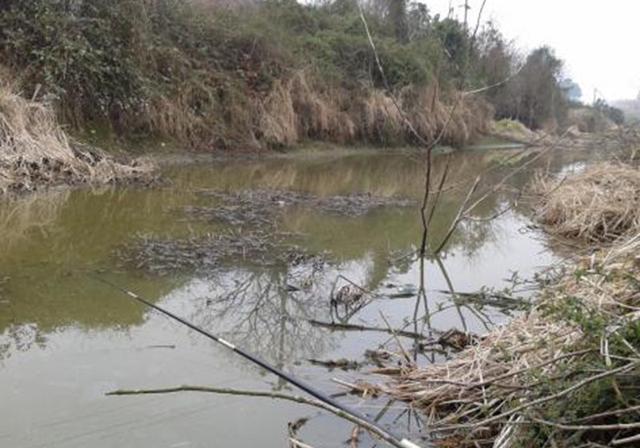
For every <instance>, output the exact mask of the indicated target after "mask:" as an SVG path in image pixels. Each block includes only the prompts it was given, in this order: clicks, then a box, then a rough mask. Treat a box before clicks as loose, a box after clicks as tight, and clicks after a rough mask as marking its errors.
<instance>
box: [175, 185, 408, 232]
mask: <svg viewBox="0 0 640 448" xmlns="http://www.w3.org/2000/svg"><path fill="white" fill-rule="evenodd" d="M200 194H201V195H203V196H207V197H212V198H215V199H217V200H219V201H220V202H221V203H220V204H218V205H216V206H215V207H194V206H190V207H186V208H185V209H184V212H185V213H186V215H187V216H189V217H193V218H197V219H203V220H206V221H210V222H221V223H224V224H230V225H241V226H253V227H257V226H260V225H269V226H271V227H273V226H275V220H276V218H277V216H278V214H279V213H280V212H281V211H282V210H284V209H287V208H289V207H294V206H299V207H305V208H311V209H313V210H316V211H319V212H321V213H328V214H333V215H340V216H350V217H355V216H362V215H365V214H367V213H369V212H370V211H372V210H375V209H379V208H383V207H401V208H405V207H414V206H415V205H416V201H415V200H413V199H407V198H402V197H396V196H391V197H382V196H372V195H371V194H368V193H354V194H350V195H338V196H328V197H322V196H316V195H313V194H311V193H304V192H296V191H287V190H266V189H255V190H242V191H237V192H225V191H219V190H213V191H201V192H200Z"/></svg>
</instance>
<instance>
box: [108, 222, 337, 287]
mask: <svg viewBox="0 0 640 448" xmlns="http://www.w3.org/2000/svg"><path fill="white" fill-rule="evenodd" d="M289 236H290V235H285V234H279V233H274V232H270V231H261V230H252V231H250V232H229V233H224V234H218V235H205V236H201V237H192V238H184V239H163V238H157V237H153V236H148V235H141V236H139V237H138V238H137V239H136V240H135V241H134V242H133V243H131V244H129V245H127V247H125V248H122V249H120V250H119V251H118V252H117V256H118V258H119V259H120V261H121V263H123V264H124V265H126V266H129V267H133V268H134V269H137V270H141V271H144V272H147V273H150V274H153V275H160V276H165V275H171V274H176V273H180V272H197V273H203V272H211V271H213V270H215V269H219V268H222V267H224V266H226V265H228V264H231V263H245V264H247V265H253V266H261V267H266V266H275V265H283V266H291V267H295V266H299V265H303V264H309V265H312V266H313V267H314V269H315V268H318V269H319V268H321V267H322V266H324V265H325V264H326V263H327V262H328V256H327V254H322V253H321V254H312V253H309V252H308V251H306V250H305V249H303V248H301V247H299V246H297V245H295V244H292V243H289V242H287V241H286V240H287V237H289Z"/></svg>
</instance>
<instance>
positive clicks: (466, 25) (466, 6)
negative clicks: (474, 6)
mask: <svg viewBox="0 0 640 448" xmlns="http://www.w3.org/2000/svg"><path fill="white" fill-rule="evenodd" d="M461 6H462V7H463V8H464V30H465V31H466V32H469V20H468V19H469V10H470V9H471V6H469V0H464V5H461Z"/></svg>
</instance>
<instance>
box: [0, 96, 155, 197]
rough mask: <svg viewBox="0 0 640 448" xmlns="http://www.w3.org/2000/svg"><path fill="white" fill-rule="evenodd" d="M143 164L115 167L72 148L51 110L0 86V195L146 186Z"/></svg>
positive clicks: (149, 170)
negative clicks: (67, 188) (140, 183)
mask: <svg viewBox="0 0 640 448" xmlns="http://www.w3.org/2000/svg"><path fill="white" fill-rule="evenodd" d="M152 170H153V169H152V166H151V165H150V164H149V163H144V162H140V161H137V162H134V163H131V164H127V163H120V162H117V161H115V160H114V159H113V158H111V157H109V156H107V155H105V154H103V153H101V152H100V151H97V150H88V149H80V148H74V147H73V145H72V144H71V143H70V141H69V138H68V137H67V135H66V134H65V132H64V131H63V130H62V129H61V127H60V126H59V125H58V123H57V121H56V117H55V114H54V112H53V110H52V108H51V107H50V106H49V105H48V104H46V103H43V102H39V101H30V100H27V99H25V98H23V97H21V96H20V95H18V94H17V93H15V91H14V90H13V89H12V86H11V85H10V84H9V83H0V194H3V193H4V194H6V193H9V192H13V193H17V192H26V191H33V190H36V189H37V188H39V187H42V186H52V185H61V184H65V185H77V184H107V183H120V182H130V181H149V180H150V179H151V176H152Z"/></svg>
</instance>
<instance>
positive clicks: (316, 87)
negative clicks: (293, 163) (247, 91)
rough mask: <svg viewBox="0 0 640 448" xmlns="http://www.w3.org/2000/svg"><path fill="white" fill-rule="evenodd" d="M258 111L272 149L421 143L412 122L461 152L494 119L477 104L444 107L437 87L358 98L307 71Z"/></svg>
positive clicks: (283, 84) (366, 92) (464, 101)
mask: <svg viewBox="0 0 640 448" xmlns="http://www.w3.org/2000/svg"><path fill="white" fill-rule="evenodd" d="M454 104H455V105H456V106H455V107H453V105H454ZM257 109H258V110H259V111H260V112H259V118H258V120H257V121H258V129H259V132H260V133H261V134H262V139H263V140H264V141H265V142H266V143H267V144H268V145H271V146H291V145H295V144H297V143H300V142H301V141H304V140H309V139H311V140H324V141H331V142H334V143H353V142H356V141H360V142H368V143H373V144H383V145H384V144H387V145H392V144H402V143H408V142H412V141H415V140H416V139H415V137H414V136H413V135H412V133H411V130H410V126H409V125H408V123H407V121H408V122H409V123H410V124H411V127H413V128H414V129H415V130H416V131H417V132H418V133H419V134H420V136H421V137H422V138H423V139H424V140H425V141H433V140H435V139H436V138H437V137H438V135H439V134H440V133H441V132H443V139H442V141H443V142H444V143H447V144H452V145H456V146H461V145H464V144H465V143H467V142H469V141H470V140H471V139H473V138H474V137H477V136H478V135H480V134H481V133H484V132H487V130H488V128H489V124H490V122H491V117H492V115H493V113H492V110H491V108H490V106H488V105H487V104H486V103H485V102H484V101H482V100H480V99H478V98H473V97H465V98H462V97H460V96H459V94H455V95H453V96H452V97H451V98H449V99H448V100H446V101H445V100H444V99H443V98H442V97H441V96H440V92H439V89H438V88H437V86H431V87H406V88H404V89H403V90H402V91H401V92H399V94H398V98H397V100H394V98H393V97H392V96H390V95H389V94H387V93H386V92H384V91H382V90H378V89H365V88H363V89H360V90H359V91H357V92H355V93H354V92H351V91H347V90H343V89H338V88H335V87H334V88H329V87H327V86H326V85H324V84H323V83H321V82H317V81H315V80H314V77H313V75H311V74H309V73H308V72H307V71H297V72H296V73H294V74H293V75H292V76H291V77H290V78H289V79H288V80H286V81H276V82H275V84H274V87H273V89H272V90H271V92H270V94H269V95H268V96H267V97H266V98H265V99H264V100H259V101H258V107H257ZM450 116H451V117H450Z"/></svg>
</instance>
